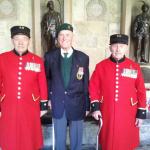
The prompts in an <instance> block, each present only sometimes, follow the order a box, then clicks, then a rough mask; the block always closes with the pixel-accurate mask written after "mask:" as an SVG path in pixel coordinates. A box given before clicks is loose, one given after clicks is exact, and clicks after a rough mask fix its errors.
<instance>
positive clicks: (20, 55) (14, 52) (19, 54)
mask: <svg viewBox="0 0 150 150" xmlns="http://www.w3.org/2000/svg"><path fill="white" fill-rule="evenodd" d="M13 52H14V53H15V54H16V55H18V56H24V55H26V54H27V53H28V50H26V51H25V52H24V53H22V55H20V54H19V53H18V52H17V51H16V50H15V49H13Z"/></svg>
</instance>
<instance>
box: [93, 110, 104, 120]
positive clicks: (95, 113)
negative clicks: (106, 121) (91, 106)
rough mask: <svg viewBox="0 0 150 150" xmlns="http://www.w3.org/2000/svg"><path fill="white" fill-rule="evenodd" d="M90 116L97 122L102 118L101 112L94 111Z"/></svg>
mask: <svg viewBox="0 0 150 150" xmlns="http://www.w3.org/2000/svg"><path fill="white" fill-rule="evenodd" d="M92 116H93V117H94V118H95V119H96V120H99V118H100V117H102V114H101V112H100V111H99V110H98V111H94V112H93V113H92Z"/></svg>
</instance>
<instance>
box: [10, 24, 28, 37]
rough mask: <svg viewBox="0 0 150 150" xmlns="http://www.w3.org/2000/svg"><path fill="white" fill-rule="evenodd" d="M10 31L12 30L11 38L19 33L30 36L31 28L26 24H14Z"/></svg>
mask: <svg viewBox="0 0 150 150" xmlns="http://www.w3.org/2000/svg"><path fill="white" fill-rule="evenodd" d="M10 32H11V38H12V37H13V36H14V35H17V34H23V35H26V36H27V37H29V38H30V29H29V28H28V27H26V26H13V27H12V28H11V29H10Z"/></svg>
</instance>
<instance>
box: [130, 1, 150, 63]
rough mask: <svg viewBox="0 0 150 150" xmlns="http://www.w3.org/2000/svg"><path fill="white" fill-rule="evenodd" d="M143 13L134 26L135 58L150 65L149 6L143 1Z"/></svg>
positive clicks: (136, 19)
mask: <svg viewBox="0 0 150 150" xmlns="http://www.w3.org/2000/svg"><path fill="white" fill-rule="evenodd" d="M143 3H144V4H143V5H142V7H141V10H142V13H141V14H139V15H137V16H136V18H135V20H134V22H133V26H132V36H133V38H134V39H135V42H136V43H135V58H136V61H137V62H138V63H149V53H150V15H149V13H148V11H149V6H148V4H146V3H145V2H144V1H143Z"/></svg>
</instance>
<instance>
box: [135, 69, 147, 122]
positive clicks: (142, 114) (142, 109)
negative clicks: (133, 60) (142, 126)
mask: <svg viewBox="0 0 150 150" xmlns="http://www.w3.org/2000/svg"><path fill="white" fill-rule="evenodd" d="M136 89H137V98H138V110H137V115H136V117H137V118H140V119H145V118H146V89H145V86H144V80H143V75H142V72H141V69H140V67H139V68H138V77H137V80H136Z"/></svg>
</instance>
